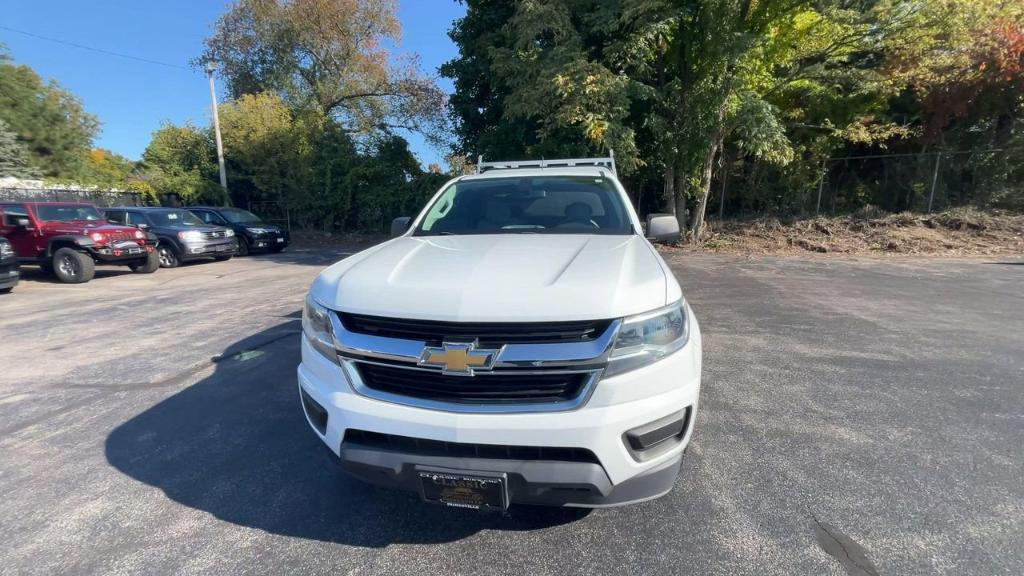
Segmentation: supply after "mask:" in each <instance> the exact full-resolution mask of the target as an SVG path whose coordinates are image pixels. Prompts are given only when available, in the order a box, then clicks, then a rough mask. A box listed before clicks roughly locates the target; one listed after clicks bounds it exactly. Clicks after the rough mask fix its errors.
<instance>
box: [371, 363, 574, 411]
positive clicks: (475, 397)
mask: <svg viewBox="0 0 1024 576" xmlns="http://www.w3.org/2000/svg"><path fill="white" fill-rule="evenodd" d="M359 374H360V376H362V379H363V384H365V385H366V386H367V387H368V388H372V389H374V390H379V391H381V392H389V393H391V394H401V395H402V396H410V397H413V398H422V399H424V400H437V401H441V402H456V403H466V404H507V403H513V402H514V403H533V402H536V403H542V402H563V401H566V400H571V399H573V398H575V397H576V396H578V395H579V394H580V392H581V391H582V389H583V385H584V383H585V382H586V380H587V378H588V377H589V374H557V373H555V374H516V373H514V372H503V373H497V372H492V373H490V374H484V375H481V374H477V375H476V376H448V375H446V374H442V373H440V372H432V371H428V370H412V369H408V368H393V367H391V366H381V365H379V364H364V363H360V364H359Z"/></svg>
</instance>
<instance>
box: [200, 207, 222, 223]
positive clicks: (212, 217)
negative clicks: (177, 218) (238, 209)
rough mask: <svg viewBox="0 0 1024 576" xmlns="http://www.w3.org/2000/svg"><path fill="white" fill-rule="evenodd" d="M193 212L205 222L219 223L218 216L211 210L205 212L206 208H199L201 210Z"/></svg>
mask: <svg viewBox="0 0 1024 576" xmlns="http://www.w3.org/2000/svg"><path fill="white" fill-rule="evenodd" d="M195 214H196V215H197V216H199V218H200V219H202V221H203V222H206V223H207V224H220V218H218V217H217V215H216V214H214V213H213V212H207V211H206V210H201V211H198V212H195Z"/></svg>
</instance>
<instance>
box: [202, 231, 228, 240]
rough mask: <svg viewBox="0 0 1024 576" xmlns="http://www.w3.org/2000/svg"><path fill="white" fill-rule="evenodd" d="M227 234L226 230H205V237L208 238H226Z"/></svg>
mask: <svg viewBox="0 0 1024 576" xmlns="http://www.w3.org/2000/svg"><path fill="white" fill-rule="evenodd" d="M227 235H228V233H227V232H224V231H222V230H214V231H212V232H203V238H207V239H213V238H226V237H227Z"/></svg>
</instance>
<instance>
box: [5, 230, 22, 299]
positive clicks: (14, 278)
mask: <svg viewBox="0 0 1024 576" xmlns="http://www.w3.org/2000/svg"><path fill="white" fill-rule="evenodd" d="M19 277H20V275H19V273H18V257H17V256H15V255H14V248H11V243H10V242H8V241H7V238H4V237H3V236H0V294H4V293H7V292H10V291H11V290H14V287H15V286H17V285H18V278H19Z"/></svg>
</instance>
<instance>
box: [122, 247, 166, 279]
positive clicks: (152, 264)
mask: <svg viewBox="0 0 1024 576" xmlns="http://www.w3.org/2000/svg"><path fill="white" fill-rule="evenodd" d="M128 267H129V268H131V269H132V272H135V273H137V274H152V273H153V272H156V271H157V269H158V268H160V254H158V251H157V250H153V251H152V252H150V253H149V254H146V261H145V262H140V263H138V264H129V265H128Z"/></svg>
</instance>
